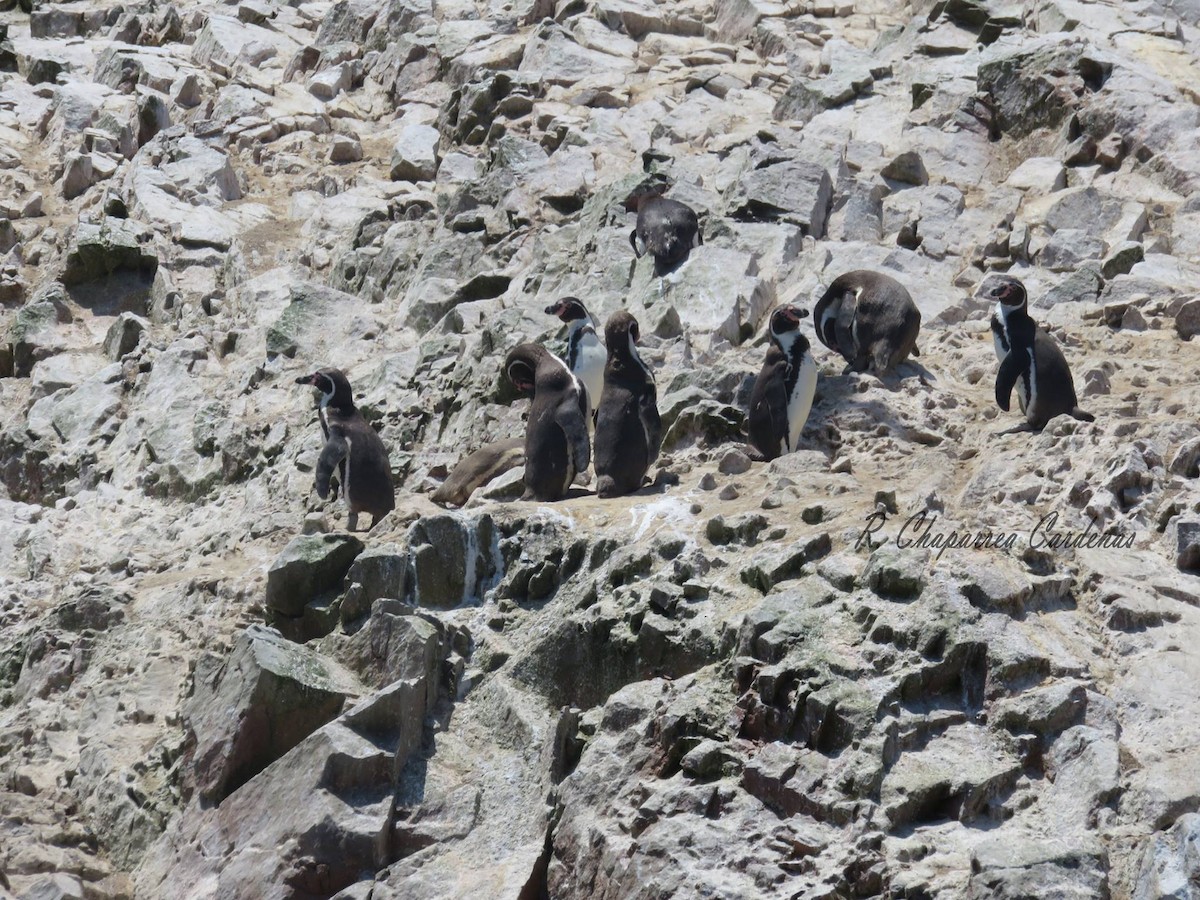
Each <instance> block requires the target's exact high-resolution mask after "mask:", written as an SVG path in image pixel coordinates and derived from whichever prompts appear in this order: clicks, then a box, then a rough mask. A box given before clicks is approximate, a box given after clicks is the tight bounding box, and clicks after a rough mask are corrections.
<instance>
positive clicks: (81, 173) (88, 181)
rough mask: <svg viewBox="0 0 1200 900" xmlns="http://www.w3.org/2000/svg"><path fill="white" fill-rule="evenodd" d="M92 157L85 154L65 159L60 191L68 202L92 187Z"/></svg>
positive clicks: (77, 154) (76, 154)
mask: <svg viewBox="0 0 1200 900" xmlns="http://www.w3.org/2000/svg"><path fill="white" fill-rule="evenodd" d="M93 181H94V174H93V172H92V157H91V156H90V155H88V154H86V153H75V154H73V155H71V156H69V157H68V158H67V163H66V166H65V167H64V169H63V181H62V191H63V196H64V197H65V198H66V199H68V200H74V199H75V198H76V197H78V196H79V195H80V194H82V193H84V191H86V190H87V189H88V188H90V187H91V186H92V182H93Z"/></svg>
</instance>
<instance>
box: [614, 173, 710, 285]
mask: <svg viewBox="0 0 1200 900" xmlns="http://www.w3.org/2000/svg"><path fill="white" fill-rule="evenodd" d="M670 187H671V182H670V180H669V179H667V178H665V177H664V176H655V177H652V178H649V179H647V180H646V181H645V182H643V183H642V184H641V185H639V186H638V187H637V188H636V189H635V190H634V191H633V193H631V194H630V195H629V197H628V198H627V199H626V201H625V207H626V209H629V210H631V211H636V212H637V227H635V228H634V229H633V231H631V232H630V233H629V243H630V245H631V246H632V247H633V252H634V255H635V256H637V257H638V258H639V259H640V258H641V256H642V253H649V254H650V255H651V256H653V257H654V271H655V274H658V275H665V274H667V273H668V272H671V271H673V270H674V269H677V268H678V267H679V266H680V265H682V264H683V262H684V261H685V260H686V259H687V258H688V255H689V254H690V253H691V252H692V248H693V247H698V246H701V245H702V244H703V243H704V237H703V236H702V235H701V234H700V221H699V219H697V218H696V211H695V210H694V209H692V208H691V207H690V206H688V205H687V204H686V203H680V202H679V201H678V200H671V199H669V198H667V197H664V196H663V194H665V193H666V192H667V190H668V189H669V188H670ZM639 241H640V242H641V245H642V249H639V248H638V242H639Z"/></svg>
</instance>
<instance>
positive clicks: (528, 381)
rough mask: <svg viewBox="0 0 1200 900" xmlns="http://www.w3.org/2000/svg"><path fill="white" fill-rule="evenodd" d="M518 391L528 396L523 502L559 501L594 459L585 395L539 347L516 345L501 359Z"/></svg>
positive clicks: (575, 380)
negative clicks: (529, 397)
mask: <svg viewBox="0 0 1200 900" xmlns="http://www.w3.org/2000/svg"><path fill="white" fill-rule="evenodd" d="M504 372H505V374H506V375H507V376H508V380H509V381H511V382H512V383H513V386H514V387H515V388H516V389H517V391H518V392H520V393H521V394H525V395H532V403H531V404H530V407H529V420H528V422H527V423H526V425H525V496H524V498H523V499H526V500H542V501H552V500H561V499H562V498H563V497H565V496H566V495H567V490H568V489H569V488H570V487H571V483H572V482H573V481H574V480H575V476H576V475H578V474H579V473H580V472H583V471H584V470H586V469H587V467H588V464H589V463H590V462H591V459H592V448H591V442H590V441H589V439H588V426H587V423H588V419H589V418H590V417H591V411H590V410H589V409H588V399H587V390H586V389H585V388H584V386H583V384H581V383H580V381H579V379H578V378H576V377H575V376H574V375H573V374H571V370H570V369H568V368H567V364H566V363H564V362H563V361H562V360H561V359H559V358H558V357H557V356H555V355H554V354H553V353H551V352H550V351H549V350H547V349H546V348H545V347H543V346H541V345H540V344H533V343H525V344H518V345H517V346H516V347H514V348H513V349H512V350H510V351H509V354H508V357H507V358H506V359H505V360H504Z"/></svg>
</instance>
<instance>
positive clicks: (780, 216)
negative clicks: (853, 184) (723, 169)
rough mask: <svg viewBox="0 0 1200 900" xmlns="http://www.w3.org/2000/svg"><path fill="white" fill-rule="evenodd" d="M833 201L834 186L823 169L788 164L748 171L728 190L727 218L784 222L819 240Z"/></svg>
mask: <svg viewBox="0 0 1200 900" xmlns="http://www.w3.org/2000/svg"><path fill="white" fill-rule="evenodd" d="M832 201H833V182H832V180H831V179H830V177H829V172H828V171H826V169H825V168H824V166H820V165H817V164H815V163H810V162H804V161H802V160H789V161H785V162H780V163H776V164H775V165H770V166H766V167H764V168H761V169H751V170H749V171H747V172H745V173H744V174H743V175H742V176H741V177H740V178H739V179H738V180H737V182H735V183H734V185H733V186H732V187H731V188H730V189H729V191H728V193H727V196H726V206H727V209H728V212H729V215H730V216H731V217H733V218H735V219H741V220H743V221H770V222H787V223H790V224H793V225H799V226H800V227H801V228H802V229H803V230H804V233H805V234H806V235H811V236H812V237H815V238H821V237H823V236H824V234H825V221H826V218H827V217H828V215H829V209H830V206H831V204H832Z"/></svg>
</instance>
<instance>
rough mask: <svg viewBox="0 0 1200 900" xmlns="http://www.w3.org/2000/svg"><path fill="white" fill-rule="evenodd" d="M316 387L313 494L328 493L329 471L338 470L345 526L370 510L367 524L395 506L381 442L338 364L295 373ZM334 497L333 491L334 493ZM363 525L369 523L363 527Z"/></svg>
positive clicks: (352, 524)
mask: <svg viewBox="0 0 1200 900" xmlns="http://www.w3.org/2000/svg"><path fill="white" fill-rule="evenodd" d="M296 384H306V385H310V386H312V387H314V388H316V389H317V390H318V391H320V400H319V401H318V404H317V417H318V418H319V419H320V421H321V432H322V434H323V435H324V437H325V446H324V447H323V448H322V450H321V455H320V456H319V457H318V458H317V478H316V486H317V496H318V497H320V498H321V499H322V500H324V499H325V498H326V497H328V496H329V492H330V483H331V481H332V478H333V473H334V472H335V471H336V472H337V473H338V480H339V481H340V483H341V488H342V496H343V497H344V498H345V499H346V505H347V506H348V507H349V510H350V512H349V515H348V516H347V517H346V527H347V529H348V530H350V531H355V530H357V528H358V516H359V514H360V513H370V515H371V528H374V527H375V525H376V524H377V523H378V522H379V520H380V519H382V518H383V517H384V516H385V515H387V514H388V513H389V512H391V511H392V510H393V509H395V507H396V488H395V485H394V484H393V483H392V466H391V462H390V461H389V460H388V453H387V448H385V447H384V446H383V441H382V440H380V438H379V435H378V434H376V433H375V429H374V428H372V427H371V426H370V425H368V424H367V420H366V419H364V418H363V417H362V413H361V412H359V411H358V407H356V406H355V405H354V392H353V391H352V390H351V389H350V382H349V380H348V379H347V378H346V375H345V373H344V372H342V371H341V369H333V368H325V369H318V370H317V371H316V372H313V374H311V375H304V376H302V377H300V378H297V379H296ZM334 496H335V497H336V496H337V495H336V492H335V494H334ZM367 530H368V531H369V530H370V528H368V529H367Z"/></svg>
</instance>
